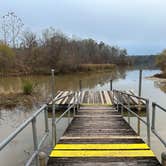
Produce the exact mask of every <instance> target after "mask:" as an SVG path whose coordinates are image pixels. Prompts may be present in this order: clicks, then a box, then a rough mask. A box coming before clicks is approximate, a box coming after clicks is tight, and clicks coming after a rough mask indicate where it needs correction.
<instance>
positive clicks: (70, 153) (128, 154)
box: [50, 150, 154, 157]
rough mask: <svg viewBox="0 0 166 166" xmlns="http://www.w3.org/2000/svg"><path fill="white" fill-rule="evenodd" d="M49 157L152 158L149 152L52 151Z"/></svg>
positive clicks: (151, 153)
mask: <svg viewBox="0 0 166 166" xmlns="http://www.w3.org/2000/svg"><path fill="white" fill-rule="evenodd" d="M50 157H154V154H153V152H152V151H151V150H53V151H52V152H51V154H50Z"/></svg>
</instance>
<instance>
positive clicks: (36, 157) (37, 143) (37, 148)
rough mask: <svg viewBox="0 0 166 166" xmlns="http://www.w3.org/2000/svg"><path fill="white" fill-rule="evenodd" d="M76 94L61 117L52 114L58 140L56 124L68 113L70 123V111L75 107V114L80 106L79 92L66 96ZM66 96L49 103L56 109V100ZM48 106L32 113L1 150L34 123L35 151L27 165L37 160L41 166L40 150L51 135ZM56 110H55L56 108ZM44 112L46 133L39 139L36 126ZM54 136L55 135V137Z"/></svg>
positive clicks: (45, 105)
mask: <svg viewBox="0 0 166 166" xmlns="http://www.w3.org/2000/svg"><path fill="white" fill-rule="evenodd" d="M71 95H73V96H74V101H73V104H71V105H68V108H67V109H66V111H64V112H63V113H62V114H61V115H60V117H58V118H56V116H54V117H53V116H52V121H53V126H52V127H53V130H52V132H53V133H52V140H56V139H57V137H56V124H57V123H58V122H59V121H60V120H61V119H62V118H63V117H64V116H65V115H66V114H67V113H68V124H69V123H70V111H71V109H72V108H73V112H74V113H73V115H75V111H76V107H77V108H78V107H79V95H78V92H73V93H71V94H68V95H66V96H71ZM66 96H63V97H59V98H56V99H53V100H51V101H50V102H49V103H52V107H53V109H55V102H56V101H58V100H60V99H63V98H65V97H66ZM48 107H49V104H44V105H43V106H42V107H41V108H39V109H38V110H37V111H36V112H35V113H34V114H33V115H31V116H30V117H29V118H28V119H27V120H26V121H25V122H24V123H22V124H21V125H20V126H19V127H18V128H17V129H16V130H15V131H14V132H13V133H11V134H10V135H9V136H8V137H7V138H6V139H5V140H3V141H2V142H1V143H0V151H2V150H3V149H4V148H5V147H6V146H7V145H8V144H9V143H11V141H12V140H13V139H14V138H16V136H17V135H18V134H20V133H21V132H22V131H23V130H24V129H25V128H26V127H27V126H28V125H30V124H32V137H33V148H34V150H33V152H32V154H31V156H30V158H29V159H28V161H26V163H25V165H26V166H29V165H31V164H32V162H33V161H35V165H36V166H39V165H40V164H39V152H40V148H41V146H42V145H43V143H44V142H45V140H46V139H47V138H48V136H49V133H50V131H49V124H48ZM54 111H55V110H54ZM41 113H44V119H45V133H44V135H43V136H42V138H41V139H40V140H38V135H37V126H36V121H37V118H38V116H39V115H40V114H41ZM53 136H54V137H53ZM55 144H56V141H55V143H54V144H53V145H52V147H54V146H55Z"/></svg>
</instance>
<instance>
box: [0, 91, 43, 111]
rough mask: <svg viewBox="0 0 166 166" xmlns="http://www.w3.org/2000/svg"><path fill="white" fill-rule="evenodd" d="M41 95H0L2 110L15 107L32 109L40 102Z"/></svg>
mask: <svg viewBox="0 0 166 166" xmlns="http://www.w3.org/2000/svg"><path fill="white" fill-rule="evenodd" d="M39 97H40V95H39V94H37V93H33V94H31V95H25V94H23V93H10V94H0V109H3V108H5V109H12V108H15V107H26V108H31V107H33V105H34V104H36V103H38V102H39Z"/></svg>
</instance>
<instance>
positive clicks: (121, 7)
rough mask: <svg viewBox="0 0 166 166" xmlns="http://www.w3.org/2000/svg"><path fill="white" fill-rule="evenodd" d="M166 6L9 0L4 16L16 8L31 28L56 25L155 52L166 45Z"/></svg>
mask: <svg viewBox="0 0 166 166" xmlns="http://www.w3.org/2000/svg"><path fill="white" fill-rule="evenodd" d="M165 6H166V1H165V0H124V1H123V0H102V1H101V0H54V1H52V0H35V1H34V0H33V1H32V0H29V1H25V0H15V1H11V0H5V1H3V2H1V6H0V11H1V13H0V15H3V14H4V13H5V12H7V11H9V10H10V11H15V12H16V14H17V15H19V16H20V17H21V18H22V19H23V21H24V23H25V24H26V25H27V26H29V27H31V29H35V30H36V29H42V28H45V27H49V26H53V27H55V28H57V29H61V30H62V31H64V32H66V33H68V34H75V35H77V36H79V37H82V38H84V37H93V38H95V39H96V40H103V41H106V42H108V43H110V44H114V45H117V44H118V45H120V46H121V47H126V48H127V49H128V52H129V53H130V54H148V53H149V54H152V53H156V52H159V51H161V50H162V49H164V47H166V46H165V44H164V43H166V22H165V21H164V18H165V16H166V10H165Z"/></svg>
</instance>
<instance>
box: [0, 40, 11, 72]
mask: <svg viewBox="0 0 166 166" xmlns="http://www.w3.org/2000/svg"><path fill="white" fill-rule="evenodd" d="M13 58H14V52H13V50H12V49H11V48H10V47H8V46H7V45H6V44H3V43H0V71H1V72H2V73H4V72H6V71H7V70H9V69H10V68H11V67H12V65H13V63H14V61H13Z"/></svg>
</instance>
